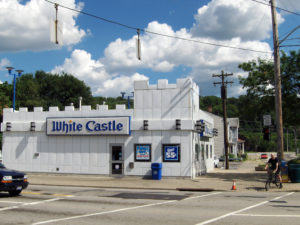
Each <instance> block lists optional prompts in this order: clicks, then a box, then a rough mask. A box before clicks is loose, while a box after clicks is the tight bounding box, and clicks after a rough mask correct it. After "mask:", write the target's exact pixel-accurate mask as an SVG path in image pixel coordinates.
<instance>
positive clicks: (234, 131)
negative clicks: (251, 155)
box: [227, 118, 239, 157]
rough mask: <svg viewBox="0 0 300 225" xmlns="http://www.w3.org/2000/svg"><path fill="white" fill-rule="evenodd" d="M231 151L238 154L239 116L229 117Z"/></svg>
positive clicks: (235, 154)
mask: <svg viewBox="0 0 300 225" xmlns="http://www.w3.org/2000/svg"><path fill="white" fill-rule="evenodd" d="M227 123H228V127H227V129H228V145H229V146H228V148H229V153H230V154H233V155H234V156H235V157H237V156H238V137H239V118H227Z"/></svg>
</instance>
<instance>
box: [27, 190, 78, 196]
mask: <svg viewBox="0 0 300 225" xmlns="http://www.w3.org/2000/svg"><path fill="white" fill-rule="evenodd" d="M22 194H28V195H48V196H49V195H50V196H57V197H74V195H67V194H45V193H41V192H30V191H24V192H22Z"/></svg>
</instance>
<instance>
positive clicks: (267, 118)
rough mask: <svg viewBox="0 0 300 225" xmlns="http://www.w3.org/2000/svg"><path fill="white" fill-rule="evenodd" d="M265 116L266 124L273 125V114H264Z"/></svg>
mask: <svg viewBox="0 0 300 225" xmlns="http://www.w3.org/2000/svg"><path fill="white" fill-rule="evenodd" d="M263 118H264V126H271V125H272V120H271V115H264V116H263Z"/></svg>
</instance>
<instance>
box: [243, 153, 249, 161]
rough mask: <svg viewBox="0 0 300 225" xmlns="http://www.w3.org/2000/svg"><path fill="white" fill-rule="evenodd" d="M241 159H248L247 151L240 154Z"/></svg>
mask: <svg viewBox="0 0 300 225" xmlns="http://www.w3.org/2000/svg"><path fill="white" fill-rule="evenodd" d="M241 157H242V159H243V161H246V160H247V159H248V154H247V152H246V153H244V154H242V155H241Z"/></svg>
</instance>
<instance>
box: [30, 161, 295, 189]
mask: <svg viewBox="0 0 300 225" xmlns="http://www.w3.org/2000/svg"><path fill="white" fill-rule="evenodd" d="M28 178H29V182H30V184H35V185H58V186H60V185H61V186H81V187H98V188H130V189H158V190H190V191H234V190H231V188H232V185H233V180H235V183H236V188H237V190H236V191H265V189H264V185H265V184H264V182H265V180H266V173H265V172H264V171H262V172H261V171H255V170H254V166H253V162H244V163H242V164H241V165H240V166H239V168H238V169H229V170H225V169H219V168H217V169H215V170H214V171H213V172H211V173H207V174H206V175H203V176H200V177H197V178H195V179H189V178H165V177H162V179H161V180H152V179H143V178H141V177H135V176H134V177H133V176H125V177H109V176H102V175H82V174H53V173H28ZM270 191H300V183H284V184H283V188H282V189H277V188H273V189H270Z"/></svg>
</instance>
